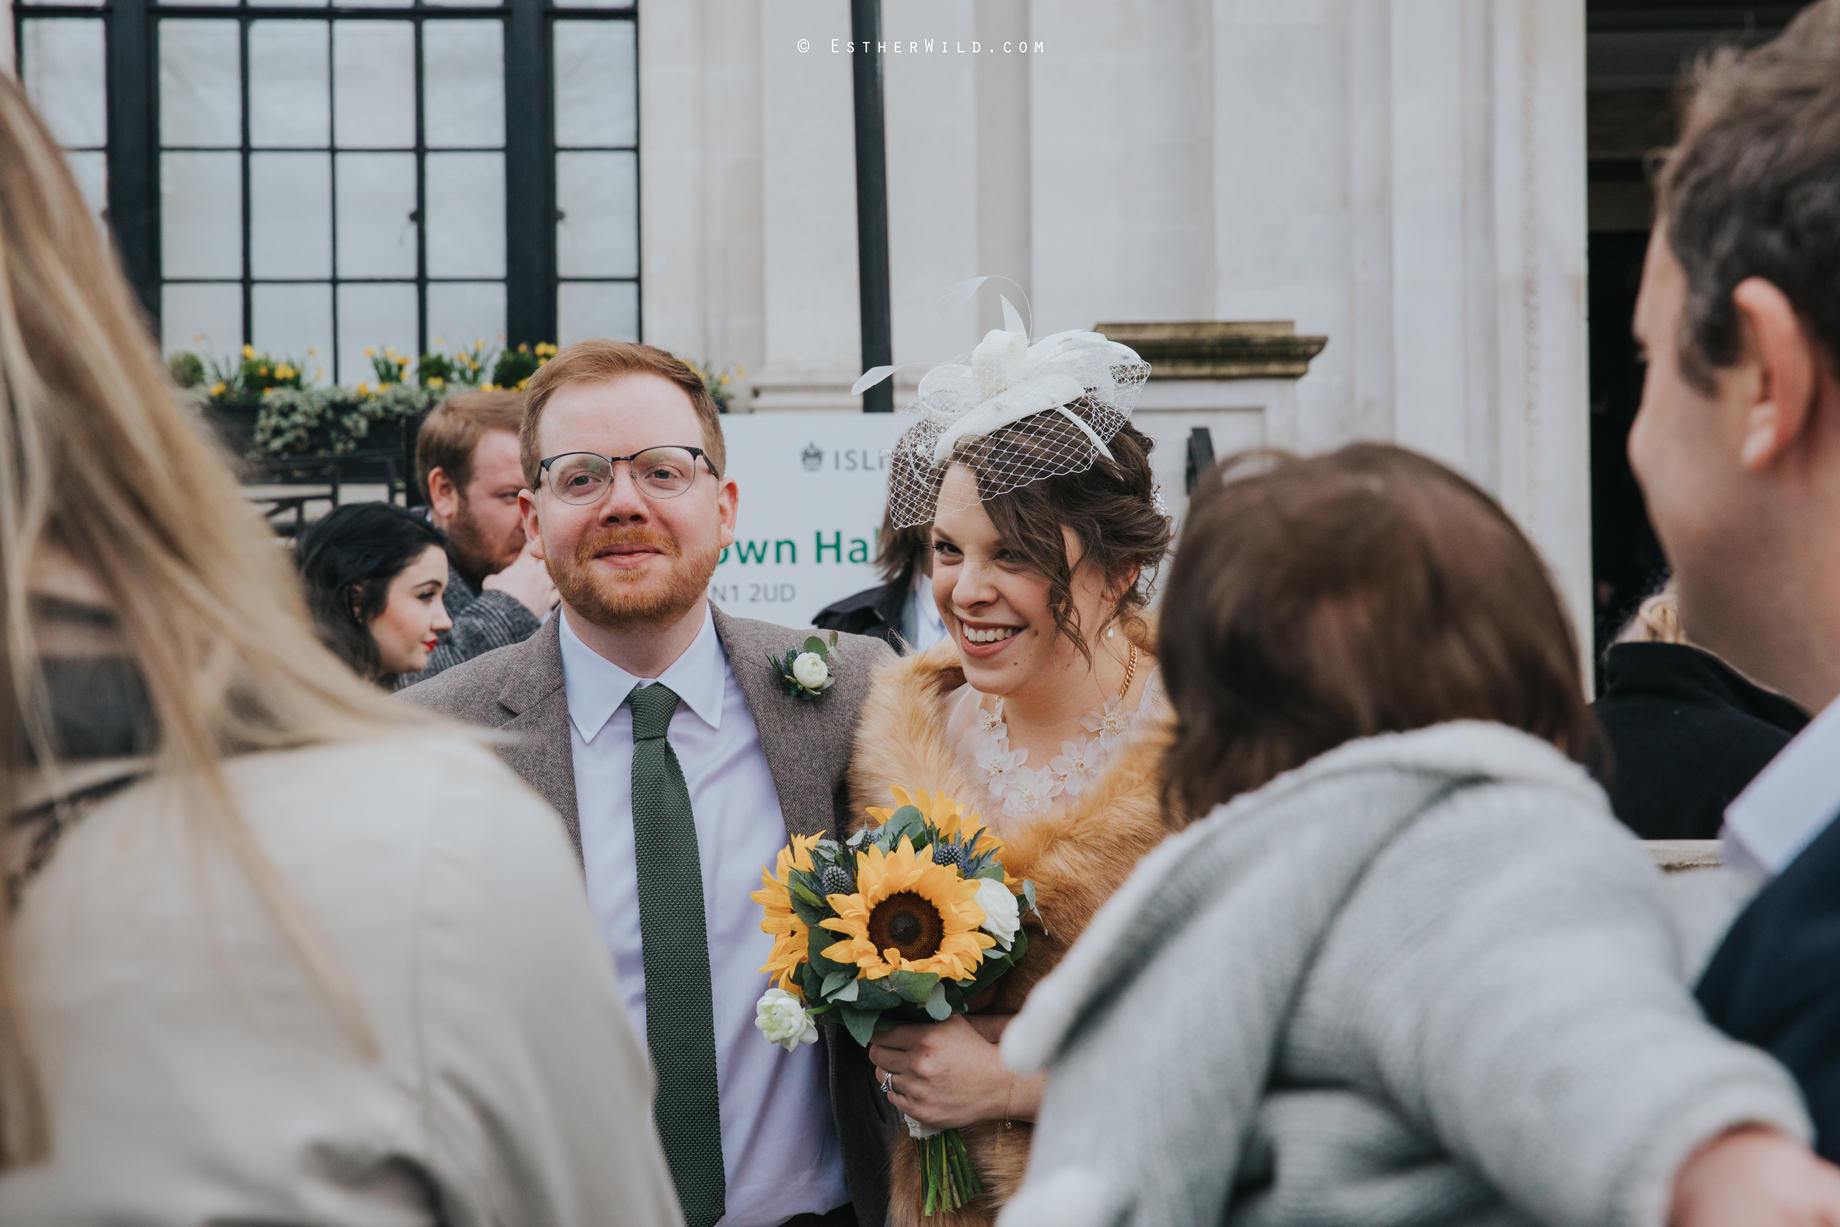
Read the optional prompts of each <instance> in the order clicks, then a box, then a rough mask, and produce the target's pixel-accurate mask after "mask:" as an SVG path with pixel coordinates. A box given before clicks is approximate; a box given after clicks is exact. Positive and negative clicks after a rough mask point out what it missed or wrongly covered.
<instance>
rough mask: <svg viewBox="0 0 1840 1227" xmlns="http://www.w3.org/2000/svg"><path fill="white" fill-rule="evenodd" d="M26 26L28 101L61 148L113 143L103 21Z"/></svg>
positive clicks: (47, 20) (34, 21)
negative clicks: (108, 106) (104, 71)
mask: <svg viewBox="0 0 1840 1227" xmlns="http://www.w3.org/2000/svg"><path fill="white" fill-rule="evenodd" d="M20 26H21V29H20V43H21V46H20V52H21V55H20V67H21V68H22V69H23V70H24V72H25V84H26V97H28V98H30V99H31V100H32V105H33V106H35V107H37V108H38V113H39V115H40V116H42V117H43V118H44V121H45V123H46V125H47V126H48V127H50V129H51V135H52V136H55V137H56V138H57V141H58V144H60V145H69V146H76V147H83V146H88V147H90V148H94V147H96V146H100V145H105V144H107V143H108V139H109V124H108V112H107V108H106V106H105V99H106V97H107V95H106V93H105V87H104V83H103V50H102V21H101V19H99V18H95V17H81V18H77V17H64V18H57V17H40V18H29V19H27V20H25V21H23V22H21V23H20Z"/></svg>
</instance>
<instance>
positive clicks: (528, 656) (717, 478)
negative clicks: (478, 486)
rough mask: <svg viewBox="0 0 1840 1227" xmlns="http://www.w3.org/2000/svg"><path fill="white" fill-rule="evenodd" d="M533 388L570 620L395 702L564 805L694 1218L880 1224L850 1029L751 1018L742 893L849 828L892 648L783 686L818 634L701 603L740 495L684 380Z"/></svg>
mask: <svg viewBox="0 0 1840 1227" xmlns="http://www.w3.org/2000/svg"><path fill="white" fill-rule="evenodd" d="M527 397H528V408H527V410H526V416H525V418H524V424H523V429H522V431H521V433H520V447H521V456H522V461H523V468H524V478H525V482H526V486H527V488H526V489H525V491H524V492H523V494H522V495H521V496H520V499H521V506H522V507H523V511H524V517H525V527H526V530H527V532H528V534H529V537H530V540H531V543H532V548H533V550H536V551H539V557H541V558H543V559H544V560H545V562H546V564H547V566H548V569H549V572H550V574H551V576H552V577H553V578H554V580H555V583H556V588H557V590H558V591H559V592H560V593H561V598H562V599H561V607H560V609H559V610H558V612H557V615H556V616H555V617H553V618H551V619H550V621H549V622H548V623H547V624H546V625H545V626H544V627H543V629H541V630H540V631H538V632H537V633H536V634H535V635H534V636H532V637H531V638H530V639H529V640H527V641H525V642H524V643H521V644H517V645H515V646H511V647H506V648H500V649H498V650H497V651H494V652H490V653H487V654H486V655H484V656H481V657H478V658H476V659H474V660H472V661H469V662H467V663H465V664H462V665H458V666H456V667H454V668H452V669H449V670H447V671H446V672H445V673H442V674H441V675H440V676H438V677H436V678H433V679H432V680H430V681H427V682H423V683H421V684H420V685H417V686H415V687H412V688H410V689H409V690H406V691H404V692H403V693H404V696H405V697H406V698H408V699H409V700H410V701H412V702H416V703H420V704H422V705H424V706H426V707H429V708H432V709H433V710H435V711H439V712H444V713H446V714H448V715H452V716H456V717H458V718H460V719H462V720H466V721H469V722H471V723H475V724H482V725H487V726H490V727H493V728H497V729H501V730H503V731H504V732H506V733H511V734H515V735H516V736H515V739H514V740H511V741H508V742H507V743H506V744H505V745H503V746H502V747H501V750H500V752H501V753H502V754H503V756H504V758H505V761H506V762H507V763H509V764H510V765H511V766H512V768H514V769H515V770H516V771H518V772H519V774H521V775H522V776H523V777H524V778H525V779H526V780H527V781H529V782H530V784H531V786H532V787H534V788H535V789H536V790H537V791H538V792H539V793H541V794H542V795H543V796H544V797H546V798H547V799H548V800H549V802H550V803H551V804H552V805H554V806H555V807H556V811H557V812H558V813H559V814H560V815H561V816H562V821H563V823H564V824H565V825H566V826H567V828H568V832H569V836H570V838H571V839H572V840H573V841H574V844H575V847H576V850H577V852H578V853H579V854H580V855H581V858H582V863H583V868H584V872H585V875H586V879H587V888H588V897H589V901H590V903H591V904H592V905H593V907H594V911H595V914H596V916H597V917H598V918H599V919H600V922H601V928H602V932H603V934H604V936H605V937H606V939H607V943H608V947H609V949H610V951H611V952H612V955H613V959H614V964H615V966H616V968H617V969H618V972H619V978H620V986H621V990H622V992H623V994H624V995H625V997H626V1003H627V1008H628V1010H629V1012H630V1013H631V1015H632V1020H633V1023H634V1025H635V1026H637V1027H640V1028H642V1030H643V1033H644V1034H645V1036H646V1042H647V1045H648V1047H649V1048H650V1051H651V1055H652V1062H653V1065H654V1068H655V1069H656V1071H657V1075H658V1091H657V1097H656V1101H655V1107H654V1116H655V1119H656V1121H657V1124H658V1131H659V1137H660V1140H661V1142H662V1143H663V1145H664V1150H665V1157H666V1159H667V1160H668V1161H669V1163H670V1166H671V1175H672V1179H673V1180H674V1182H675V1183H676V1186H677V1191H678V1196H679V1199H680V1201H681V1202H682V1204H683V1209H684V1218H685V1221H686V1223H687V1224H688V1225H689V1227H714V1225H715V1224H717V1223H720V1224H722V1225H723V1227H780V1225H781V1224H796V1225H798V1227H854V1225H855V1224H859V1223H860V1224H862V1225H863V1227H879V1225H880V1224H881V1223H882V1221H883V1219H884V1217H885V1214H886V1205H887V1198H888V1193H887V1174H886V1172H885V1170H884V1169H885V1166H886V1156H887V1141H886V1137H885V1131H886V1130H887V1129H889V1128H890V1127H891V1126H892V1124H893V1120H894V1117H893V1114H892V1111H891V1110H890V1109H889V1108H888V1107H887V1105H886V1102H885V1101H884V1100H883V1099H882V1097H881V1095H880V1093H879V1092H877V1091H876V1090H875V1089H874V1082H873V1078H872V1076H871V1074H870V1071H869V1068H868V1066H867V1064H866V1060H867V1058H866V1056H865V1054H864V1052H863V1050H862V1049H861V1048H860V1047H859V1046H858V1045H856V1044H855V1042H854V1041H852V1040H851V1039H850V1038H849V1037H848V1036H847V1035H843V1036H842V1038H841V1039H837V1038H836V1034H835V1033H834V1032H833V1033H832V1035H831V1039H832V1041H833V1042H831V1043H828V1044H826V1045H815V1046H811V1047H805V1046H800V1045H798V1044H796V1043H795V1044H793V1046H792V1049H791V1050H790V1051H786V1050H782V1049H781V1048H780V1047H778V1046H776V1045H774V1044H771V1043H768V1042H767V1040H766V1039H765V1038H764V1037H763V1036H762V1035H761V1033H760V1031H759V1030H757V1029H756V1027H755V1008H754V1007H755V1002H756V1000H757V999H758V998H759V997H760V995H761V993H762V992H763V991H764V990H765V989H766V988H767V987H768V979H767V977H766V976H765V975H763V974H761V972H760V971H759V967H760V965H761V964H762V963H763V962H765V960H766V957H767V954H768V951H769V948H770V946H771V940H770V939H769V938H768V937H767V936H766V935H765V934H763V933H761V931H760V919H761V910H760V907H759V905H758V904H756V903H754V902H753V901H752V900H751V899H750V898H749V897H748V896H749V894H750V893H751V892H752V891H753V890H754V889H756V888H757V887H758V886H759V882H760V872H761V866H762V865H763V864H764V865H772V864H774V863H775V861H776V858H777V855H778V852H779V849H780V848H781V847H783V846H784V845H785V843H786V840H787V837H788V835H791V834H815V833H819V832H828V833H831V834H833V835H835V834H836V833H838V832H839V831H841V830H842V829H843V828H844V826H845V824H846V820H847V817H848V813H847V793H848V790H847V788H846V786H845V771H846V768H847V767H848V764H849V761H850V754H851V750H852V743H853V738H854V734H855V728H856V723H857V715H858V711H859V709H860V707H861V705H862V702H863V700H864V698H865V697H866V696H867V694H868V690H869V676H870V674H871V673H872V672H873V671H874V669H875V668H876V666H877V665H878V664H880V663H882V662H884V661H887V660H891V659H893V654H892V653H891V652H889V650H888V649H887V647H886V646H885V645H884V644H882V643H880V642H879V641H877V640H874V639H868V638H861V637H855V636H851V637H848V638H845V639H842V640H840V647H841V651H840V653H839V656H838V658H836V659H833V660H832V661H831V662H830V663H829V665H828V675H829V676H828V686H827V687H826V688H824V689H822V691H821V692H820V693H818V694H817V695H816V696H815V697H812V696H808V695H796V694H793V693H789V692H788V690H787V687H786V684H785V682H784V680H783V679H782V675H781V670H780V667H779V666H778V665H776V664H775V662H776V661H783V659H784V658H785V656H786V653H787V651H788V650H789V649H790V650H798V649H800V648H801V647H802V645H803V644H804V642H805V639H806V637H807V634H808V632H806V631H800V630H793V629H790V628H786V627H779V626H771V625H768V624H766V623H764V622H753V621H748V620H746V619H742V618H732V617H729V616H728V615H727V614H724V613H723V612H722V611H720V610H718V609H715V608H714V607H713V606H711V605H710V604H709V601H708V597H707V595H706V591H707V588H708V584H709V578H710V576H711V574H713V572H714V570H715V565H716V559H717V557H718V555H719V554H720V552H721V550H722V548H723V547H724V546H726V545H728V544H729V543H731V542H732V541H733V540H734V538H735V519H736V507H737V499H738V491H737V489H736V484H735V481H734V479H733V478H731V477H725V476H723V472H724V468H725V463H726V459H725V455H724V449H723V443H722V426H721V419H720V418H719V417H718V416H717V413H716V407H715V404H714V402H713V401H711V400H710V398H709V393H708V391H707V390H706V389H705V388H704V386H703V382H702V380H701V379H700V378H699V377H698V376H697V375H696V373H695V372H694V371H692V370H691V369H690V368H689V367H687V366H685V365H684V364H683V363H681V362H679V361H678V360H677V359H676V358H673V357H672V356H671V355H669V354H667V353H665V352H664V351H662V350H658V349H654V348H652V347H650V346H645V345H627V344H622V343H619V342H613V341H584V342H581V343H579V344H576V345H572V346H570V347H569V348H567V349H565V350H563V351H562V352H561V353H560V354H558V355H556V357H555V358H554V359H553V360H551V362H550V363H549V365H547V366H546V367H544V368H543V369H542V370H541V371H539V372H538V373H537V375H536V376H535V377H533V378H532V380H531V381H530V384H529V387H528V389H527ZM812 676H814V675H812V674H810V672H809V671H807V674H806V677H807V680H809V678H810V677H812ZM820 684H822V683H820ZM826 1030H827V1032H831V1031H832V1029H829V1028H827V1029H826ZM827 1049H828V1051H827Z"/></svg>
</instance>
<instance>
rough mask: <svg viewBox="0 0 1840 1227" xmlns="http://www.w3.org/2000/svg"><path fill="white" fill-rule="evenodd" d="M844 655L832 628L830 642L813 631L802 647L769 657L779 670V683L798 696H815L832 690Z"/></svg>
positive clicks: (791, 693) (775, 670) (806, 697)
mask: <svg viewBox="0 0 1840 1227" xmlns="http://www.w3.org/2000/svg"><path fill="white" fill-rule="evenodd" d="M842 659H843V652H842V650H841V649H840V648H839V647H838V645H837V632H836V631H832V632H831V634H830V642H828V643H826V642H825V641H824V640H822V639H820V638H818V637H817V636H816V635H813V636H812V637H811V638H809V639H807V640H806V641H805V644H804V646H803V647H798V648H792V649H790V650H789V651H787V653H786V654H785V655H784V656H769V657H767V660H768V662H769V663H771V664H772V666H773V669H774V672H776V673H778V674H779V680H780V684H781V685H782V686H784V687H785V688H786V693H787V694H789V695H791V696H792V697H793V698H795V699H815V698H817V697H818V696H819V695H821V694H823V693H824V692H825V691H826V690H829V689H830V688H831V686H832V685H833V684H834V683H835V682H836V680H837V667H838V665H839V664H841V663H842Z"/></svg>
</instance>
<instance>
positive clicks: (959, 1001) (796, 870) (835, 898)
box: [753, 788, 1035, 1215]
mask: <svg viewBox="0 0 1840 1227" xmlns="http://www.w3.org/2000/svg"><path fill="white" fill-rule="evenodd" d="M892 791H893V793H894V798H895V801H896V805H895V807H894V808H891V809H870V810H869V811H868V813H869V816H870V817H871V818H874V819H875V820H876V825H874V826H869V827H865V828H864V829H863V830H861V831H859V832H857V833H856V835H854V836H853V837H851V839H850V840H849V841H848V842H847V843H842V844H840V843H838V842H837V841H835V840H831V839H825V838H823V837H821V836H794V837H793V840H792V843H791V845H790V846H788V847H787V848H785V849H783V850H782V851H781V852H780V854H779V865H778V868H777V872H772V873H769V872H767V871H766V870H765V868H764V867H763V869H762V873H761V882H762V889H761V890H758V891H756V892H754V895H753V899H754V901H755V902H757V903H759V904H761V905H762V906H763V907H764V908H765V909H766V916H765V918H764V919H763V920H762V921H761V925H760V927H761V929H762V930H763V931H764V932H766V933H768V934H770V935H772V937H773V949H772V953H771V954H770V955H769V956H768V958H767V963H766V965H765V966H764V967H762V968H761V970H762V971H765V972H768V973H770V974H772V975H773V977H774V987H772V988H769V989H768V990H767V992H766V994H765V995H763V996H762V997H761V999H760V1004H759V1006H758V1007H757V1009H756V1020H755V1023H756V1025H757V1026H758V1027H760V1029H761V1030H762V1031H763V1032H765V1033H766V1036H767V1038H768V1039H769V1040H771V1041H772V1042H774V1043H778V1044H783V1045H784V1046H785V1047H786V1049H787V1050H788V1051H790V1050H791V1049H792V1048H794V1047H796V1046H797V1045H799V1044H801V1043H812V1042H813V1041H815V1040H816V1039H817V1031H816V1027H815V1025H814V1024H815V1023H826V1024H834V1025H837V1026H841V1027H843V1028H844V1029H846V1030H847V1031H848V1032H849V1033H850V1036H851V1038H852V1039H854V1040H855V1041H856V1042H857V1043H859V1044H862V1045H863V1046H864V1047H867V1046H868V1044H869V1040H870V1038H871V1037H872V1036H873V1035H874V1034H875V1033H876V1032H877V1031H885V1030H887V1029H889V1028H891V1027H893V1026H896V1025H897V1024H900V1023H909V1022H944V1021H945V1020H946V1019H948V1018H950V1017H951V1016H952V1015H954V1014H962V1013H964V1012H965V1011H966V1009H967V1008H968V1006H969V1004H970V1002H971V1001H972V1000H974V999H975V998H977V997H978V996H979V995H980V994H982V993H983V992H984V991H985V990H987V989H989V988H990V987H992V986H993V985H995V984H996V983H997V981H998V980H1000V979H1002V978H1003V976H1004V975H1005V974H1006V973H1007V972H1008V971H1009V970H1010V968H1011V967H1013V966H1015V964H1016V961H1017V960H1018V959H1020V958H1021V957H1022V956H1023V955H1024V954H1025V953H1027V951H1028V934H1027V932H1026V931H1025V930H1024V929H1023V928H1022V923H1021V917H1022V912H1023V910H1025V908H1026V909H1033V908H1034V906H1035V886H1034V884H1033V883H1032V882H1027V881H1021V880H1018V879H1016V878H1012V877H1010V876H1009V875H1008V874H1007V873H1006V872H1005V871H1004V868H1003V859H1002V856H1003V844H1002V842H1001V841H1000V840H998V839H997V838H996V837H995V836H993V835H991V834H990V832H989V831H987V830H986V829H985V828H984V825H983V823H982V821H981V820H980V819H979V818H978V816H977V815H976V814H971V815H966V814H965V812H964V807H963V806H961V805H959V804H958V803H957V802H956V801H954V800H953V799H952V798H950V797H948V796H946V795H945V794H944V793H937V794H934V795H933V796H930V797H929V796H928V795H927V794H926V793H925V792H923V791H918V790H916V791H915V792H914V793H912V794H910V793H908V792H907V790H905V789H902V788H895V789H893V790H892ZM904 1119H906V1120H907V1130H908V1133H909V1135H911V1136H912V1137H913V1139H914V1145H915V1146H916V1147H917V1149H918V1151H919V1157H920V1170H921V1171H922V1173H924V1175H923V1178H922V1181H921V1202H922V1205H921V1212H922V1213H923V1214H926V1215H932V1214H935V1213H940V1212H944V1211H951V1210H956V1209H958V1208H959V1207H961V1206H963V1205H964V1204H965V1203H966V1202H968V1201H970V1200H971V1199H972V1198H974V1197H976V1196H977V1195H978V1194H980V1193H982V1192H983V1191H984V1190H983V1184H982V1182H980V1181H979V1180H978V1178H977V1173H976V1172H975V1171H973V1170H972V1168H971V1163H970V1160H969V1158H968V1157H967V1156H966V1154H965V1145H964V1142H963V1140H962V1139H961V1138H960V1137H959V1133H958V1130H956V1129H932V1128H929V1127H927V1126H925V1125H922V1124H920V1123H919V1122H918V1121H915V1120H913V1119H911V1118H904Z"/></svg>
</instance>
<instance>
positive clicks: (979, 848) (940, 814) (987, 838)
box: [864, 787, 1022, 890]
mask: <svg viewBox="0 0 1840 1227" xmlns="http://www.w3.org/2000/svg"><path fill="white" fill-rule="evenodd" d="M888 791H889V792H891V793H893V794H894V802H895V806H896V808H899V807H900V806H903V805H911V806H913V807H914V808H915V809H917V810H919V811H920V816H921V817H922V818H924V819H926V821H927V822H929V823H931V824H932V826H933V828H934V829H935V830H937V831H938V832H939V837H940V838H941V839H953V838H957V839H960V840H962V841H963V843H964V845H965V850H966V851H967V852H968V853H969V854H970V855H972V856H983V855H984V854H985V853H987V852H988V853H994V854H996V855H997V856H998V857H999V858H1000V857H1001V855H1002V852H1003V841H1002V840H1000V839H998V838H997V837H996V836H995V835H992V834H991V833H990V830H989V828H987V827H986V826H985V825H984V820H983V819H982V818H979V817H978V816H977V815H976V814H972V815H971V816H970V817H969V818H967V817H965V807H964V806H962V805H960V804H959V803H958V802H957V801H954V800H953V799H952V798H951V797H948V796H946V792H945V789H943V788H942V789H940V790H939V791H938V792H936V793H934V794H933V795H932V796H930V797H929V796H927V795H926V789H924V788H916V789H914V791H913V792H912V793H911V794H910V793H909V792H908V791H907V790H906V789H905V788H898V787H895V788H890V789H889V790H888ZM864 812H865V813H867V814H868V815H869V817H871V818H873V819H875V820H876V822H878V823H882V824H884V825H886V824H887V822H888V820H889V819H890V818H892V817H894V810H893V809H880V808H878V807H876V806H873V805H871V806H869V807H868V808H867V809H866V810H865V811H864ZM999 863H1001V861H1000V860H999ZM1003 885H1005V886H1007V887H1009V888H1010V889H1011V890H1015V889H1017V888H1018V887H1020V886H1021V885H1022V879H1021V878H1013V877H1011V876H1010V875H1009V871H1008V870H1007V869H1005V870H1004V872H1003Z"/></svg>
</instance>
